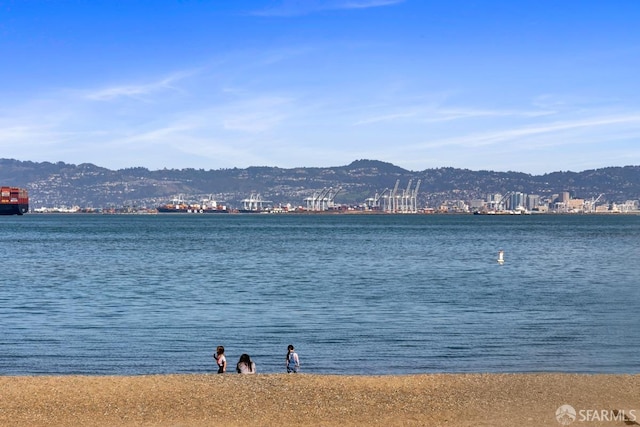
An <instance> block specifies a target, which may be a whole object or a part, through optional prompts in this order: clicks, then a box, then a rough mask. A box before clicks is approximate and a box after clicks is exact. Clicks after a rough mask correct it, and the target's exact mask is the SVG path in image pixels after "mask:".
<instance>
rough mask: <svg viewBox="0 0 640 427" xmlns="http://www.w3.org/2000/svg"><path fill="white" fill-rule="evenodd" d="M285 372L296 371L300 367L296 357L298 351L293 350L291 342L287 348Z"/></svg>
mask: <svg viewBox="0 0 640 427" xmlns="http://www.w3.org/2000/svg"><path fill="white" fill-rule="evenodd" d="M286 361H287V372H288V373H291V372H293V373H296V372H298V370H299V369H300V359H299V358H298V353H296V352H295V351H294V348H293V346H292V345H291V344H289V347H288V348H287V357H286Z"/></svg>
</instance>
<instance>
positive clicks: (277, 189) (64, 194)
mask: <svg viewBox="0 0 640 427" xmlns="http://www.w3.org/2000/svg"><path fill="white" fill-rule="evenodd" d="M397 180H399V189H405V188H406V186H407V185H408V184H409V180H412V188H415V185H416V183H417V181H418V180H420V181H421V186H420V192H419V197H418V200H419V203H420V204H421V205H423V206H425V205H426V206H431V207H435V206H438V205H439V204H440V203H441V202H443V201H445V200H472V199H478V198H485V196H486V194H488V193H506V192H507V191H521V192H523V193H527V194H539V195H541V196H548V195H551V194H556V193H560V192H563V191H569V192H570V193H571V195H572V197H574V198H585V199H590V198H592V197H598V196H599V195H600V194H604V195H603V197H602V199H601V202H602V201H608V202H616V203H619V202H624V201H626V200H638V199H640V166H625V167H608V168H602V169H594V170H586V171H583V172H554V173H550V174H545V175H537V176H536V175H530V174H526V173H520V172H493V171H482V170H481V171H471V170H468V169H454V168H436V169H426V170H424V171H420V172H415V171H408V170H405V169H402V168H400V167H398V166H395V165H393V164H391V163H385V162H381V161H377V160H356V161H354V162H352V163H351V164H349V165H346V166H335V167H315V168H313V167H309V168H307V167H300V168H291V169H283V168H278V167H258V166H256V167H249V168H246V169H239V168H232V169H219V170H204V169H162V170H153V171H152V170H148V169H146V168H142V167H138V168H127V169H120V170H110V169H106V168H102V167H98V166H95V165H93V164H88V163H84V164H80V165H73V164H67V163H63V162H58V163H50V162H42V163H37V162H30V161H18V160H12V159H0V183H1V184H2V185H16V186H21V187H26V188H27V189H29V193H30V198H31V205H32V206H33V207H40V206H73V205H77V206H82V207H108V206H124V205H129V206H148V207H153V206H156V205H158V204H160V203H164V202H166V201H168V200H170V199H171V198H173V197H175V196H177V195H184V197H185V198H186V199H193V200H199V199H200V198H202V197H205V196H209V195H212V196H213V197H214V198H215V199H216V200H218V201H219V202H221V203H225V204H227V205H229V206H231V207H238V206H239V205H240V203H241V200H242V199H244V198H246V197H248V196H249V195H250V194H252V193H259V194H260V195H261V196H262V197H263V198H264V199H268V200H272V201H274V202H275V203H291V204H293V205H303V204H304V202H303V200H304V198H305V197H308V196H311V195H313V194H314V192H319V191H321V190H322V189H324V188H329V187H332V188H334V189H337V188H341V191H340V192H339V194H338V196H337V197H336V202H339V203H345V204H357V203H362V202H363V201H364V200H365V199H366V198H367V197H372V196H373V195H374V194H375V193H381V192H383V191H384V190H385V189H388V188H393V187H394V185H395V184H396V181H397Z"/></svg>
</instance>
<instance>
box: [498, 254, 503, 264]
mask: <svg viewBox="0 0 640 427" xmlns="http://www.w3.org/2000/svg"><path fill="white" fill-rule="evenodd" d="M498 264H504V251H498Z"/></svg>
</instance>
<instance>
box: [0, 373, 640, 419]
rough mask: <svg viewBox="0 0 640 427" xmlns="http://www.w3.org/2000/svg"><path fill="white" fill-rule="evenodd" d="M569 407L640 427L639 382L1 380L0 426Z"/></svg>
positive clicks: (532, 413) (568, 378)
mask: <svg viewBox="0 0 640 427" xmlns="http://www.w3.org/2000/svg"><path fill="white" fill-rule="evenodd" d="M565 404H568V405H571V406H572V407H573V408H574V409H575V411H576V419H575V421H574V422H573V423H572V424H573V425H588V426H600V425H602V426H617V425H619V426H623V425H640V424H639V423H638V421H640V375H573V374H468V375H467V374H435V375H431V374H430V375H407V376H331V375H305V374H292V375H287V374H271V375H267V374H265V375H237V374H224V375H217V374H211V375H158V376H133V377H118V376H56V377H52V376H34V377H0V425H1V426H31V427H36V426H48V427H50V426H214V425H216V426H245V427H246V426H276V425H277V426H338V425H339V426H360V425H377V426H383V425H384V426H387V425H393V426H408V425H420V426H422V425H428V426H441V425H452V426H505V427H506V426H509V427H513V426H560V425H562V424H560V423H559V422H558V420H557V419H556V411H557V410H558V408H559V407H560V406H562V405H565ZM594 411H597V414H596V413H595V412H594ZM636 417H637V421H636ZM605 418H606V419H605Z"/></svg>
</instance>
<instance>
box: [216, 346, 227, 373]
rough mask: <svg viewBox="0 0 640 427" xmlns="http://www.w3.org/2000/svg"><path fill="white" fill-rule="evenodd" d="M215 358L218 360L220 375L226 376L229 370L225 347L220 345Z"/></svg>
mask: <svg viewBox="0 0 640 427" xmlns="http://www.w3.org/2000/svg"><path fill="white" fill-rule="evenodd" d="M213 358H214V359H216V364H217V365H218V373H219V374H224V373H225V371H226V370H227V358H226V357H225V356H224V347H223V346H221V345H219V346H218V348H216V353H215V354H214V355H213Z"/></svg>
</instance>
